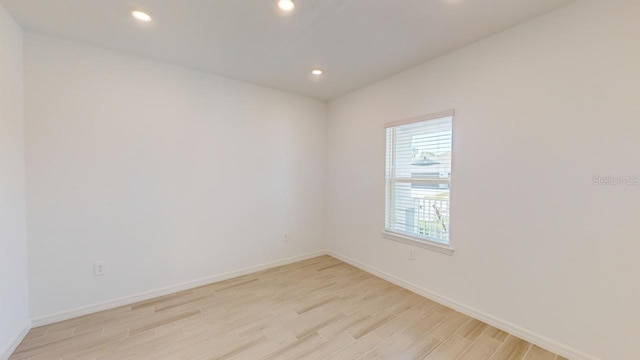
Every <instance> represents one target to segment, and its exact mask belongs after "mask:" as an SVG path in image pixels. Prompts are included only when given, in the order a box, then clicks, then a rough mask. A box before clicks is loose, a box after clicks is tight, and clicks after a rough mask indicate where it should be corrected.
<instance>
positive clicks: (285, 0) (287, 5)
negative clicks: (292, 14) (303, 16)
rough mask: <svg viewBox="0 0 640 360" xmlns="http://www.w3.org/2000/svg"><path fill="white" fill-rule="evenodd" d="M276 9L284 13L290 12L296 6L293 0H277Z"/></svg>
mask: <svg viewBox="0 0 640 360" xmlns="http://www.w3.org/2000/svg"><path fill="white" fill-rule="evenodd" d="M278 7H279V8H280V9H282V10H284V11H292V10H293V8H294V7H296V5H295V4H294V3H293V0H278Z"/></svg>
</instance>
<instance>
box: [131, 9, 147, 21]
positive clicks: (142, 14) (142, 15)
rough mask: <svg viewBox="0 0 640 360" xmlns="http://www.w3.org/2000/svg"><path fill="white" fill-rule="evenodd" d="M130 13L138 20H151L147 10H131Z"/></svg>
mask: <svg viewBox="0 0 640 360" xmlns="http://www.w3.org/2000/svg"><path fill="white" fill-rule="evenodd" d="M131 15H132V16H133V17H134V18H136V19H138V20H140V21H144V22H149V21H151V15H149V13H148V12H145V11H142V10H132V11H131Z"/></svg>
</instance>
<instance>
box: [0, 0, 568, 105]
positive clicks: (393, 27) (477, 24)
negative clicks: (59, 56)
mask: <svg viewBox="0 0 640 360" xmlns="http://www.w3.org/2000/svg"><path fill="white" fill-rule="evenodd" d="M294 1H295V3H296V8H295V10H294V12H293V13H291V14H283V12H282V11H280V10H279V9H278V8H277V7H276V6H275V1H274V0H137V1H130V0H55V1H52V0H47V1H44V0H0V2H2V4H3V5H4V6H5V7H6V8H7V10H9V12H10V13H11V14H12V15H13V16H14V17H15V18H16V20H17V21H18V22H19V23H20V24H21V25H22V26H23V27H24V28H25V29H27V30H33V31H38V32H44V33H50V34H54V35H58V36H61V37H65V38H70V39H75V40H81V41H85V42H88V43H91V44H95V45H99V46H103V47H107V48H111V49H115V50H120V51H124V52H128V53H132V54H137V55H141V56H144V57H148V58H152V59H157V60H161V61H165V62H168V63H173V64H177V65H183V66H187V67H190V68H193V69H198V70H202V71H206V72H210V73H214V74H219V75H224V76H228V77H231V78H235V79H239V80H244V81H248V82H252V83H256V84H261V85H266V86H269V87H273V88H277V89H282V90H287V91H291V92H295V93H299V94H304V95H309V96H312V97H316V98H319V99H332V98H335V97H338V96H340V95H343V94H345V93H347V92H349V91H352V90H354V89H357V88H359V87H362V86H364V85H367V84H369V83H372V82H374V81H377V80H380V79H382V78H385V77H387V76H389V75H392V74H395V73H397V72H400V71H402V70H405V69H407V68H410V67H412V66H415V65H417V64H420V63H422V62H424V61H427V60H429V59H432V58H434V57H437V56H439V55H442V54H444V53H447V52H449V51H452V50H454V49H456V48H459V47H461V46H463V45H465V44H468V43H471V42H473V41H475V40H478V39H480V38H483V37H485V36H488V35H490V34H493V33H496V32H498V31H500V30H503V29H505V28H507V27H510V26H513V25H515V24H518V23H521V22H523V21H525V20H528V19H530V18H533V17H535V16H538V15H540V14H543V13H545V12H548V11H550V10H553V9H555V8H558V7H560V6H562V5H565V4H567V3H569V2H571V1H572V0H294ZM133 7H142V8H146V9H149V10H150V11H151V13H152V15H153V21H152V22H151V23H149V24H144V23H140V22H139V21H136V20H134V19H133V18H132V17H131V16H130V9H131V8H133ZM314 67H320V68H322V69H324V70H325V74H324V75H323V76H322V78H321V79H320V80H317V81H314V79H313V78H312V77H311V76H310V71H311V69H312V68H314Z"/></svg>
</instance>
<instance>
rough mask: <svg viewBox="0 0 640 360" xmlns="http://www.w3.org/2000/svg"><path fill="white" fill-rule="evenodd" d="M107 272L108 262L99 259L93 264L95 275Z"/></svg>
mask: <svg viewBox="0 0 640 360" xmlns="http://www.w3.org/2000/svg"><path fill="white" fill-rule="evenodd" d="M106 274H107V262H106V261H98V262H96V263H95V264H93V276H102V275H106Z"/></svg>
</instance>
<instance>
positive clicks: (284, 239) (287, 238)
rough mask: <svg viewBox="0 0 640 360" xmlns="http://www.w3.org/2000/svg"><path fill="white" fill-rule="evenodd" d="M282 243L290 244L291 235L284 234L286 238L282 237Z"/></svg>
mask: <svg viewBox="0 0 640 360" xmlns="http://www.w3.org/2000/svg"><path fill="white" fill-rule="evenodd" d="M282 241H283V242H289V233H284V236H283V237H282Z"/></svg>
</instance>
